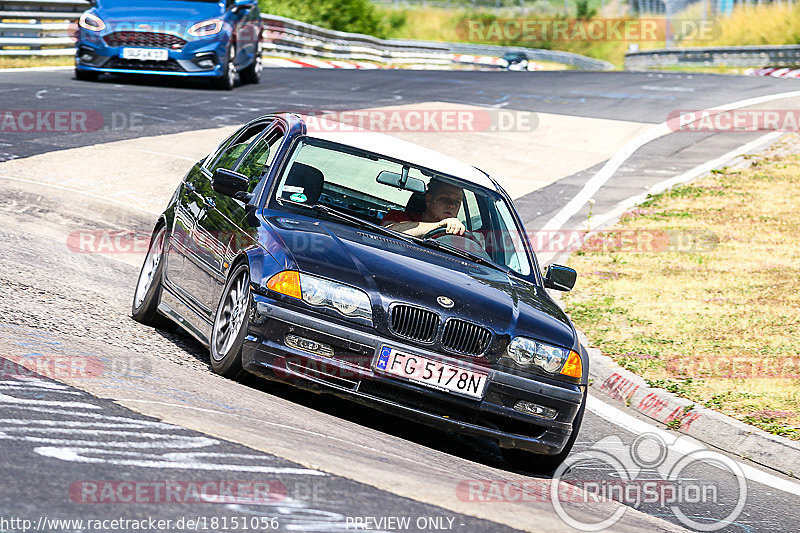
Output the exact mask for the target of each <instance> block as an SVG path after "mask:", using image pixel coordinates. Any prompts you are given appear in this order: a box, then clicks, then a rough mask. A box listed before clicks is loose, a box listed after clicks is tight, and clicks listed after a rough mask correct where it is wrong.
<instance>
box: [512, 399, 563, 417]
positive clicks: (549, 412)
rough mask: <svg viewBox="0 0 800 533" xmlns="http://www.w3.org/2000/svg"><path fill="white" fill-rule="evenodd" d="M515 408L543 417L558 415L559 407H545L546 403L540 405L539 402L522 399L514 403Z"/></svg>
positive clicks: (521, 411)
mask: <svg viewBox="0 0 800 533" xmlns="http://www.w3.org/2000/svg"><path fill="white" fill-rule="evenodd" d="M514 410H515V411H519V412H520V413H526V414H529V415H534V416H539V417H542V418H549V419H552V418H555V417H556V415H558V409H553V408H552V407H545V406H544V405H539V404H538V403H533V402H528V401H525V400H520V401H518V402H517V403H515V404H514Z"/></svg>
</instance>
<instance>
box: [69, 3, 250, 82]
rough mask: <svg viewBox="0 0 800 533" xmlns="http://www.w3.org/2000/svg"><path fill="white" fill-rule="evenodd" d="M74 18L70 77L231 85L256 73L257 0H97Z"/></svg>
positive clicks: (245, 80)
mask: <svg viewBox="0 0 800 533" xmlns="http://www.w3.org/2000/svg"><path fill="white" fill-rule="evenodd" d="M94 4H95V5H94V7H93V8H92V9H89V10H88V11H86V12H84V13H83V14H82V15H81V17H80V20H79V22H78V32H77V44H76V46H77V49H76V56H75V75H76V77H77V78H78V79H81V80H95V79H97V77H98V75H99V74H100V73H102V72H110V73H125V74H159V75H170V76H194V77H198V78H199V77H203V78H209V79H211V80H212V81H213V83H214V85H215V86H217V87H218V88H220V89H232V88H233V86H234V84H235V82H236V77H237V75H238V76H239V78H240V80H241V81H242V82H243V83H258V82H259V81H260V78H261V69H262V63H261V31H262V24H261V13H260V10H259V8H258V3H257V1H256V0H222V1H219V0H205V1H204V0H140V1H136V2H133V1H129V0H97V1H96V2H95V3H94Z"/></svg>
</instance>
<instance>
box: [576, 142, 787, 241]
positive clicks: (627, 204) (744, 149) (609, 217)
mask: <svg viewBox="0 0 800 533" xmlns="http://www.w3.org/2000/svg"><path fill="white" fill-rule="evenodd" d="M783 135H784V132H782V131H773V132H771V133H767V134H766V135H763V136H761V137H759V138H758V139H755V140H754V141H750V142H749V143H747V144H743V145H742V146H740V147H738V148H736V149H734V150H731V151H730V152H728V153H727V154H724V155H721V156H719V157H717V158H716V159H712V160H710V161H706V162H705V163H701V164H699V165H697V166H696V167H694V168H692V169H690V170H687V171H686V172H684V173H683V174H679V175H677V176H673V177H672V178H669V179H666V180H664V181H662V182H659V183H656V184H655V185H653V186H652V187H650V188H649V189H648V190H647V191H645V192H643V193H641V194H636V195H634V196H631V197H629V198H626V199H624V200H622V201H620V202H619V203H617V205H615V206H614V208H613V209H612V210H610V211H607V212H605V213H603V214H602V215H597V216H593V217H592V220H591V221H590V222H589V221H587V222H584V223H583V225H582V229H588V228H589V226H590V225H591V226H594V227H595V228H599V227H601V226H602V225H604V224H608V223H609V222H611V221H613V220H614V219H615V218H618V217H620V216H621V215H622V214H623V213H624V212H625V211H627V210H628V209H630V208H631V207H634V206H636V205H638V204H640V203H642V202H644V201H645V200H647V197H648V196H649V195H653V194H658V193H661V192H664V191H666V190H668V189H671V188H672V187H675V186H676V185H682V184H684V183H686V182H689V181H692V180H693V179H695V178H697V177H698V176H700V175H702V174H705V173H706V172H711V171H712V170H714V169H715V168H717V167H719V166H721V165H724V164H725V163H727V162H728V161H730V160H731V159H734V158H735V157H737V156H739V155H742V154H743V153H748V152H751V151H753V150H755V149H757V148H760V147H761V146H764V145H766V144H769V143H771V142H772V141H774V140H776V139H778V138H780V137H782V136H783Z"/></svg>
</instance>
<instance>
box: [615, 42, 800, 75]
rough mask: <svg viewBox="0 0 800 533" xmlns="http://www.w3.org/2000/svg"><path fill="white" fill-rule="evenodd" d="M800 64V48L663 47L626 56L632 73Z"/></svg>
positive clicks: (626, 65) (766, 46)
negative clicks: (705, 67) (662, 68)
mask: <svg viewBox="0 0 800 533" xmlns="http://www.w3.org/2000/svg"><path fill="white" fill-rule="evenodd" d="M798 65H800V46H798V45H764V46H717V47H702V48H700V47H698V48H659V49H657V50H646V51H641V52H628V53H626V54H625V68H626V69H630V70H636V69H646V68H654V67H656V68H658V67H675V66H698V67H699V66H714V67H716V66H726V67H764V66H770V67H792V66H798Z"/></svg>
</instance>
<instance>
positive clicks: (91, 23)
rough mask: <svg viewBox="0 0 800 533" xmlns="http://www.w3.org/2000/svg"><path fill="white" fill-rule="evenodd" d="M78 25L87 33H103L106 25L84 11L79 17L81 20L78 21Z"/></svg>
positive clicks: (101, 20)
mask: <svg viewBox="0 0 800 533" xmlns="http://www.w3.org/2000/svg"><path fill="white" fill-rule="evenodd" d="M78 25H79V26H80V27H81V28H83V29H84V30H89V31H103V30H104V29H106V23H105V22H103V19H101V18H100V17H98V16H97V15H95V14H94V13H89V12H88V11H86V12H85V13H84V14H83V15H81V18H80V19H78Z"/></svg>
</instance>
